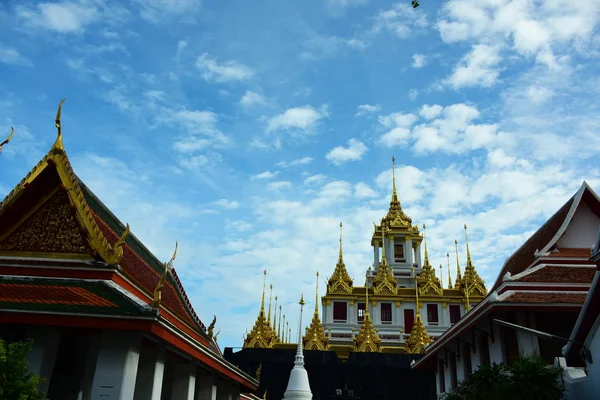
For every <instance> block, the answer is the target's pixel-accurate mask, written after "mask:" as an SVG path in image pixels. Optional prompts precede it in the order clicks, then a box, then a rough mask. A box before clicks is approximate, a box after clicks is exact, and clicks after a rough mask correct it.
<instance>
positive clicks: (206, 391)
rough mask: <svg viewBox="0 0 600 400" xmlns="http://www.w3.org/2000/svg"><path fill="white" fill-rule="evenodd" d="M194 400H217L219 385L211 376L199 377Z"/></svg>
mask: <svg viewBox="0 0 600 400" xmlns="http://www.w3.org/2000/svg"><path fill="white" fill-rule="evenodd" d="M194 400H217V384H216V382H215V378H214V377H213V376H211V375H198V377H197V379H196V397H195V398H194Z"/></svg>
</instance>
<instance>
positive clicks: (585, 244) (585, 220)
mask: <svg viewBox="0 0 600 400" xmlns="http://www.w3.org/2000/svg"><path fill="white" fill-rule="evenodd" d="M598 226H600V217H598V216H597V215H596V214H595V213H594V212H593V211H592V210H591V209H590V207H589V206H588V205H587V204H586V203H584V202H581V203H579V207H577V210H576V211H575V215H573V219H572V220H571V223H570V224H569V227H568V228H567V230H566V231H565V233H564V234H563V235H562V236H561V238H560V239H559V240H558V242H557V246H558V247H559V248H569V247H571V248H589V249H591V248H592V246H594V244H595V243H594V240H595V239H596V237H597V236H598ZM590 255H591V254H590Z"/></svg>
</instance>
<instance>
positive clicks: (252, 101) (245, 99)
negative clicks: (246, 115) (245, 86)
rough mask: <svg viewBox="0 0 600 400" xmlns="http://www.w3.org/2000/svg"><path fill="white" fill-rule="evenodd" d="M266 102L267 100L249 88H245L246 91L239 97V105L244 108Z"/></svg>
mask: <svg viewBox="0 0 600 400" xmlns="http://www.w3.org/2000/svg"><path fill="white" fill-rule="evenodd" d="M266 103H267V102H266V101H265V99H264V97H262V96H261V95H260V94H258V93H256V92H252V91H250V90H246V93H244V95H243V96H242V98H241V99H240V105H241V106H243V107H246V108H249V107H252V106H260V105H265V104H266Z"/></svg>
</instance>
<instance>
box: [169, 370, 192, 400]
mask: <svg viewBox="0 0 600 400" xmlns="http://www.w3.org/2000/svg"><path fill="white" fill-rule="evenodd" d="M195 390H196V362H195V361H190V362H186V363H182V364H176V365H175V368H174V370H173V389H172V392H171V393H173V395H176V396H177V400H194V392H195Z"/></svg>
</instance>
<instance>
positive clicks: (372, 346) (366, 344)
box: [352, 287, 381, 352]
mask: <svg viewBox="0 0 600 400" xmlns="http://www.w3.org/2000/svg"><path fill="white" fill-rule="evenodd" d="M365 298H366V301H365V316H364V318H363V320H362V323H361V325H360V331H359V332H358V335H356V337H355V338H354V339H353V340H354V346H353V350H354V351H358V352H380V351H381V347H380V344H381V338H380V337H379V336H378V335H377V331H376V330H375V327H374V326H373V323H372V322H371V317H370V314H369V288H368V287H365ZM352 330H354V328H352Z"/></svg>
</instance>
